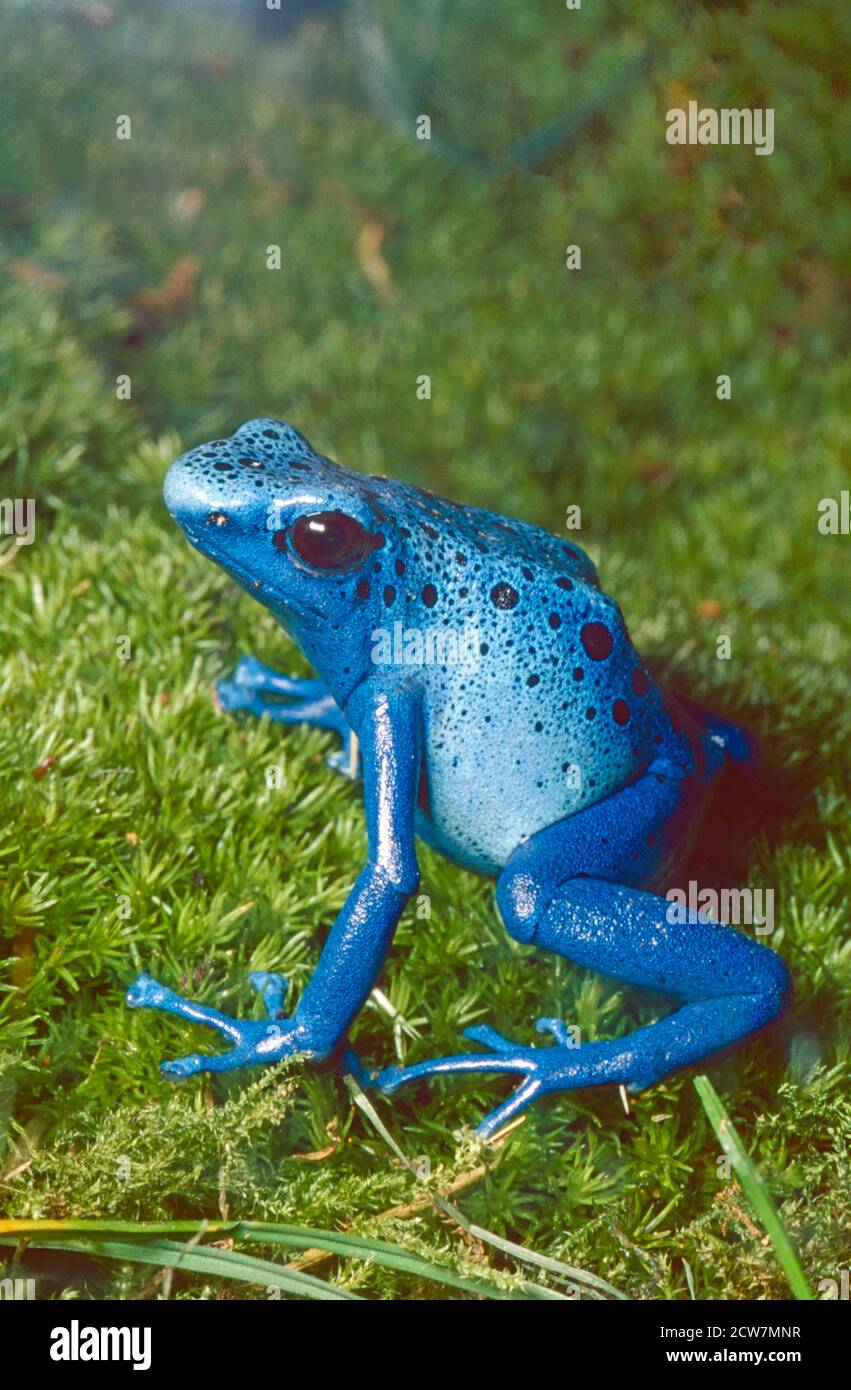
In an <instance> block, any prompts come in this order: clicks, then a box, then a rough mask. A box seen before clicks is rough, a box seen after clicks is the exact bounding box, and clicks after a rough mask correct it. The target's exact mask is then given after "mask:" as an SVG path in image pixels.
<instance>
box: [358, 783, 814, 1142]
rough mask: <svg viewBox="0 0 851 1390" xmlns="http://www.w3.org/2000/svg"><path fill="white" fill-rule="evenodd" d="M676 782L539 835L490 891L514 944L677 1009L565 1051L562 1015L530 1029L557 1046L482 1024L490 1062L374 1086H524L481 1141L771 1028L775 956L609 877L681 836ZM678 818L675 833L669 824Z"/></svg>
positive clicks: (778, 972)
mask: <svg viewBox="0 0 851 1390" xmlns="http://www.w3.org/2000/svg"><path fill="white" fill-rule="evenodd" d="M683 795H684V793H683V790H682V788H681V787H679V786H678V783H677V779H676V778H669V777H666V776H665V775H664V773H662V772H660V771H659V770H658V769H657V770H656V771H655V772H653V771H651V773H649V774H648V775H647V776H646V777H645V778H642V779H641V780H640V781H639V782H637V783H636V784H635V785H634V786H632V787H629V788H626V789H625V790H624V791H622V792H619V793H617V794H616V795H615V796H613V797H610V798H609V799H608V800H607V801H604V802H600V803H598V805H596V806H591V807H588V808H587V809H586V810H584V811H581V812H579V813H578V814H577V815H575V816H573V817H571V818H570V819H568V820H565V821H561V822H559V823H558V824H556V825H553V826H550V827H548V828H547V829H546V830H543V831H541V832H539V834H537V835H534V836H532V837H531V839H529V840H527V841H525V842H524V843H523V844H522V845H521V846H520V847H519V849H518V850H517V851H515V853H514V855H512V857H511V859H510V860H509V862H508V864H507V865H506V867H505V869H504V870H503V873H502V875H501V876H500V879H499V882H498V885H497V901H498V903H499V907H500V911H501V913H502V916H503V918H504V920H505V923H506V926H507V928H508V930H509V932H510V933H511V934H512V936H514V937H516V938H517V939H518V940H520V941H523V942H526V943H529V944H534V945H536V946H540V947H542V948H543V949H544V950H546V951H555V952H557V953H558V954H559V955H562V956H566V957H567V958H568V959H570V960H572V961H574V962H575V963H576V964H577V965H582V966H586V967H588V968H590V969H593V970H599V971H601V972H602V973H604V974H607V975H610V976H613V977H614V978H616V979H618V980H624V981H626V982H628V983H629V984H633V985H641V986H644V987H645V988H648V989H653V990H657V991H662V992H666V993H670V994H672V995H675V996H676V997H677V998H679V999H681V1000H683V1001H684V1003H683V1007H682V1008H680V1009H678V1010H677V1011H676V1012H675V1013H672V1014H670V1015H669V1016H668V1017H666V1018H664V1019H662V1020H661V1021H660V1022H658V1023H654V1024H651V1025H650V1026H648V1027H646V1028H639V1029H637V1030H636V1031H635V1032H633V1033H630V1034H628V1035H627V1036H626V1037H623V1038H618V1039H615V1040H613V1041H609V1042H579V1043H577V1044H575V1045H574V1044H573V1039H572V1038H571V1037H570V1036H569V1034H568V1033H567V1031H566V1030H565V1028H564V1025H563V1024H562V1023H561V1021H560V1020H557V1019H555V1020H554V1019H549V1018H547V1019H541V1020H539V1023H538V1030H539V1031H546V1032H550V1033H552V1034H553V1035H554V1036H555V1039H556V1041H555V1043H554V1044H553V1045H551V1046H546V1047H531V1046H523V1045H521V1044H517V1043H514V1042H510V1041H509V1040H508V1039H506V1038H504V1037H502V1036H501V1035H500V1034H498V1033H496V1032H495V1031H494V1030H493V1029H490V1028H476V1029H472V1030H470V1031H469V1032H468V1034H467V1036H469V1037H472V1038H473V1039H474V1040H475V1041H477V1042H479V1043H482V1044H484V1045H485V1046H486V1047H487V1048H488V1049H489V1051H488V1052H487V1053H468V1054H466V1055H461V1056H454V1057H442V1058H438V1059H436V1060H434V1061H430V1062H421V1063H418V1064H417V1065H415V1066H411V1067H407V1068H404V1069H399V1068H396V1067H391V1068H388V1070H387V1071H385V1072H383V1073H382V1074H381V1075H380V1076H379V1078H378V1084H379V1086H381V1087H382V1088H383V1089H385V1090H388V1091H394V1090H396V1088H397V1087H398V1086H401V1085H403V1084H405V1083H406V1082H407V1081H411V1080H415V1079H417V1078H418V1077H423V1076H430V1075H436V1074H445V1073H450V1072H507V1073H514V1074H517V1075H520V1076H522V1077H523V1080H522V1082H521V1085H520V1086H519V1087H518V1089H517V1090H516V1091H515V1092H514V1094H513V1095H512V1096H510V1097H509V1099H508V1100H507V1101H505V1102H504V1104H503V1105H501V1106H499V1107H498V1108H497V1109H496V1110H494V1111H493V1112H492V1113H491V1114H490V1115H488V1116H487V1118H486V1119H485V1120H484V1122H483V1123H482V1124H481V1125H480V1126H479V1133H480V1134H481V1135H483V1136H485V1137H487V1136H489V1135H491V1134H493V1133H494V1132H495V1131H496V1130H497V1129H499V1128H501V1127H502V1125H504V1124H505V1123H506V1122H507V1120H509V1119H511V1118H512V1116H514V1115H516V1114H518V1113H519V1112H520V1111H522V1110H523V1109H525V1108H526V1106H528V1105H529V1104H530V1103H531V1102H532V1101H533V1100H535V1099H536V1098H537V1097H538V1096H540V1095H544V1094H546V1093H547V1092H548V1091H564V1090H572V1089H575V1088H578V1087H582V1086H599V1085H604V1084H608V1083H615V1084H617V1085H623V1086H627V1087H628V1088H629V1089H631V1090H641V1089H643V1088H644V1087H646V1086H651V1085H653V1084H654V1083H655V1082H657V1081H660V1080H662V1078H663V1077H665V1076H668V1075H669V1074H670V1073H671V1072H674V1071H677V1070H678V1069H679V1068H680V1067H684V1066H688V1065H690V1064H691V1063H694V1062H699V1061H702V1060H704V1059H705V1058H707V1057H711V1056H712V1055H713V1054H715V1053H717V1052H719V1051H721V1050H722V1049H724V1048H727V1047H729V1046H731V1045H732V1044H734V1043H738V1042H740V1041H742V1040H743V1039H744V1038H745V1037H747V1036H748V1035H749V1034H750V1033H753V1032H755V1031H756V1030H757V1029H759V1028H762V1027H763V1026H764V1025H765V1024H767V1023H769V1022H771V1020H772V1019H773V1018H776V1017H777V1015H778V1014H779V1013H780V1012H781V1010H782V1009H783V1007H784V1004H785V1002H786V1000H787V998H788V994H789V977H788V974H787V972H786V968H785V966H784V964H783V962H782V961H781V960H780V957H779V956H776V955H775V954H774V953H773V952H772V951H769V950H767V949H766V947H764V946H760V945H758V944H757V943H756V942H755V941H753V940H751V939H750V938H749V937H746V936H743V935H742V934H740V933H739V932H736V931H733V930H732V929H731V928H730V927H726V926H722V925H719V924H717V923H715V922H712V921H711V920H709V919H708V918H707V917H706V916H705V915H703V914H699V913H697V912H694V911H691V910H689V911H686V909H684V908H680V907H679V906H678V905H677V904H675V903H671V902H669V901H668V900H667V899H665V898H661V897H658V896H656V895H655V894H653V893H648V892H644V891H642V890H641V889H639V888H637V887H631V886H626V885H625V884H624V883H622V882H621V883H618V882H615V881H613V879H614V877H615V874H614V867H615V852H616V851H617V850H618V849H619V850H620V855H621V859H622V862H621V866H620V868H621V875H620V876H621V877H622V878H623V877H628V876H630V874H631V873H634V872H635V863H634V860H635V849H636V844H637V842H638V841H640V842H641V843H642V844H646V841H647V839H648V838H650V839H653V840H654V842H655V841H656V840H657V839H662V840H663V841H664V839H665V838H666V837H668V836H670V835H671V834H672V833H674V832H675V830H676V821H677V819H678V815H679V813H680V812H681V810H682V808H683V800H682V798H683ZM672 822H673V824H672Z"/></svg>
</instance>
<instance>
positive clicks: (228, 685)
mask: <svg viewBox="0 0 851 1390" xmlns="http://www.w3.org/2000/svg"><path fill="white" fill-rule="evenodd" d="M165 499H166V504H167V506H168V509H169V511H170V512H171V514H172V516H173V517H174V518H175V520H176V521H177V522H178V523H179V525H180V526H181V527H182V528H183V530H184V532H185V534H186V536H187V538H188V539H189V540H190V541H191V543H192V544H193V545H194V546H196V548H197V549H199V550H200V551H201V552H202V553H203V554H205V555H207V556H208V557H210V558H211V559H213V560H215V561H216V562H217V563H218V564H219V565H221V566H222V567H223V568H224V569H225V570H226V571H227V572H228V574H229V575H230V576H231V577H232V578H233V579H234V580H236V582H237V583H238V584H239V585H240V586H241V587H242V588H244V589H246V590H247V591H248V592H249V593H250V594H252V595H253V596H254V597H255V598H257V599H259V601H260V602H261V603H263V604H265V605H266V607H267V608H269V609H270V610H271V611H272V613H274V614H275V616H276V617H277V618H278V619H279V621H280V622H281V623H282V625H283V626H284V627H285V629H286V630H287V632H288V633H289V634H290V636H291V637H292V638H293V640H294V641H295V642H296V643H297V645H298V646H299V648H300V649H301V651H302V652H303V653H304V655H305V656H306V657H307V659H308V660H309V661H310V663H311V664H312V666H313V667H314V669H315V670H316V672H317V673H318V679H315V680H300V679H293V678H290V677H287V676H283V675H281V674H280V673H278V672H276V671H273V670H271V669H270V668H268V667H266V666H263V665H262V664H261V663H260V662H258V661H257V660H256V659H255V658H253V657H245V658H243V659H242V661H240V663H239V664H238V666H237V668H236V671H235V673H234V676H233V678H232V679H231V680H229V681H223V682H220V684H219V698H220V701H221V704H222V706H223V707H224V708H225V709H229V710H246V711H248V712H250V713H253V714H256V715H262V714H267V715H268V716H269V717H270V718H271V719H272V720H274V721H276V722H281V723H313V724H318V725H320V726H322V727H326V728H331V729H334V730H336V731H337V732H338V733H339V734H340V735H341V738H342V739H343V745H344V747H343V752H342V753H340V754H336V755H334V757H333V758H332V759H329V761H331V762H332V763H333V764H334V765H335V766H337V767H338V768H340V769H341V770H345V769H346V768H347V767H348V768H349V770H350V772H351V773H354V770H355V769H356V767H357V765H358V759H360V761H361V763H362V775H363V787H364V810H365V814H366V820H367V830H368V840H369V853H368V859H367V863H366V865H365V866H364V868H363V869H362V871H361V873H360V875H359V876H358V878H357V880H356V883H355V885H354V887H353V889H352V891H351V893H350V894H349V897H348V898H347V900H346V903H345V904H344V906H343V908H342V910H341V912H340V914H339V916H338V918H337V920H336V922H335V923H334V926H333V928H332V930H331V933H330V935H329V938H328V941H327V942H326V944H325V947H324V948H323V951H322V955H321V957H320V960H319V962H318V964H317V966H316V969H315V971H314V974H313V976H312V978H311V980H310V982H309V983H308V985H307V987H306V988H305V990H304V993H303V994H302V997H301V999H300V1000H299V1002H298V1005H297V1006H296V1008H295V1010H294V1012H293V1013H292V1015H291V1016H289V1017H284V1016H283V1014H282V1006H283V1001H284V996H285V990H286V983H285V981H283V980H282V978H281V977H280V976H276V975H270V974H266V973H261V974H255V975H253V976H251V980H252V983H253V984H254V986H255V988H257V989H258V990H259V991H260V993H261V994H262V996H263V999H264V1002H265V1005H266V1009H267V1013H268V1016H269V1021H266V1022H257V1021H253V1020H237V1019H232V1018H229V1017H227V1016H226V1015H224V1014H221V1013H219V1012H218V1011H216V1010H213V1009H209V1008H207V1007H206V1006H203V1005H200V1004H195V1003H192V1002H191V1001H189V1000H185V999H183V998H181V997H180V996H179V995H177V994H175V993H174V992H173V991H172V990H170V989H168V988H167V987H166V986H163V985H159V984H157V983H156V982H155V981H153V980H152V979H151V978H150V977H149V976H147V975H141V976H140V977H139V978H138V979H137V980H136V981H135V982H134V984H133V985H132V986H131V987H130V990H129V992H128V996H127V997H128V1002H129V1003H130V1004H131V1005H132V1006H134V1007H146V1008H159V1009H164V1010H165V1011H167V1012H171V1013H175V1014H178V1015H179V1016H181V1017H184V1018H188V1019H192V1020H194V1021H197V1022H201V1023H205V1024H208V1025H210V1026H212V1027H214V1028H217V1029H218V1030H219V1031H220V1032H222V1033H223V1034H224V1035H225V1036H226V1037H228V1038H229V1039H230V1040H231V1041H232V1042H233V1044H234V1046H233V1047H232V1049H231V1050H230V1051H229V1052H225V1053H223V1054H220V1055H217V1056H206V1055H201V1054H197V1053H196V1054H192V1055H191V1056H189V1057H184V1058H180V1059H179V1060H177V1061H174V1062H166V1063H164V1064H163V1071H164V1072H165V1074H166V1075H169V1076H174V1077H183V1076H188V1075H191V1074H192V1073H194V1072H199V1071H224V1070H230V1069H232V1068H235V1067H241V1066H248V1065H252V1064H256V1063H260V1062H274V1061H278V1060H280V1058H282V1057H284V1056H288V1055H291V1054H293V1053H305V1054H308V1055H309V1056H311V1057H314V1058H323V1057H328V1056H331V1055H332V1054H333V1055H334V1056H335V1057H339V1060H340V1061H341V1063H342V1064H343V1065H345V1066H346V1067H347V1068H349V1069H351V1068H357V1069H358V1072H359V1075H361V1077H362V1078H364V1079H366V1074H365V1073H364V1072H363V1070H362V1069H361V1068H360V1067H359V1064H358V1062H357V1059H356V1058H355V1056H354V1053H353V1052H352V1050H351V1048H349V1047H348V1046H347V1038H348V1031H349V1028H350V1026H351V1024H352V1022H353V1021H354V1019H355V1017H356V1016H357V1013H358V1011H359V1009H360V1007H361V1005H362V1004H363V1002H364V1000H365V999H366V997H367V995H368V994H369V992H370V990H371V989H372V988H373V986H374V984H375V981H376V979H377V977H378V974H379V972H380V970H381V966H382V963H383V960H384V957H385V955H386V952H387V950H388V948H389V945H390V941H391V939H392V935H393V931H394V929H395V927H396V924H397V922H398V920H399V916H400V914H401V912H402V910H403V908H404V905H405V903H406V902H407V900H408V898H409V897H410V896H411V894H412V893H413V892H415V890H416V888H417V885H418V881H419V876H418V868H417V860H416V849H415V840H416V837H417V836H419V837H420V838H422V839H423V840H425V841H427V842H428V843H429V844H430V845H433V846H434V847H435V848H436V849H438V850H439V851H441V852H442V853H443V854H445V855H446V856H447V857H449V858H450V859H452V860H454V861H455V862H456V863H459V864H463V865H465V866H467V867H469V868H472V869H476V870H480V871H482V872H485V873H488V874H492V875H494V876H495V877H496V878H497V888H496V897H497V904H498V906H499V910H500V913H501V915H502V918H503V921H504V923H505V925H506V928H507V929H508V931H509V932H510V933H511V935H512V936H514V937H515V938H516V939H517V940H519V941H523V942H527V943H532V944H535V945H538V946H540V947H542V948H543V949H544V950H549V951H555V952H557V953H558V954H560V955H563V956H566V957H568V958H569V959H570V960H573V961H575V962H576V963H577V964H580V965H584V966H588V967H590V968H593V969H596V970H600V971H602V972H604V973H606V974H608V975H612V976H614V977H615V978H617V979H619V980H624V981H626V982H628V983H631V984H636V985H643V986H646V987H648V988H651V989H654V990H661V991H665V992H668V993H670V994H672V995H674V996H675V997H677V998H678V999H680V1000H681V1001H683V1006H682V1007H681V1008H679V1009H678V1010H677V1011H676V1012H675V1013H672V1014H671V1015H669V1016H668V1017H667V1018H665V1019H663V1020H661V1021H660V1022H659V1023H656V1024H653V1025H650V1026H649V1027H646V1028H641V1029H638V1030H637V1031H636V1032H634V1033H632V1034H630V1035H629V1036H627V1037H625V1038H621V1039H618V1040H617V1041H616V1042H593V1043H587V1042H586V1043H581V1044H580V1045H579V1046H576V1045H575V1043H573V1042H572V1040H571V1039H570V1038H569V1037H568V1035H567V1033H566V1031H565V1026H564V1024H563V1023H562V1022H561V1020H559V1019H541V1020H540V1021H539V1023H538V1030H539V1031H544V1032H549V1033H551V1034H552V1035H553V1037H554V1039H555V1042H554V1043H553V1044H551V1045H548V1046H543V1047H530V1046H524V1045H521V1044H517V1043H514V1042H511V1041H510V1040H508V1039H507V1038H504V1037H502V1036H501V1035H500V1034H498V1033H496V1032H495V1031H494V1030H493V1029H491V1028H486V1027H485V1028H475V1029H470V1030H467V1036H469V1037H471V1038H473V1039H474V1040H476V1041H477V1042H479V1043H482V1044H484V1046H485V1047H486V1048H487V1049H488V1051H486V1052H477V1053H466V1054H460V1055H458V1056H453V1057H446V1058H439V1059H437V1060H435V1061H430V1062H421V1063H418V1064H416V1065H414V1066H411V1067H407V1068H401V1069H400V1068H397V1067H390V1068H388V1069H387V1070H386V1071H384V1072H382V1073H381V1074H380V1075H379V1076H378V1078H377V1081H378V1084H379V1085H380V1086H382V1087H383V1088H384V1089H385V1090H388V1091H392V1090H395V1089H396V1088H397V1087H398V1086H401V1085H403V1084H404V1083H405V1082H407V1081H408V1080H411V1079H413V1078H415V1077H422V1076H426V1075H431V1074H435V1073H440V1072H457V1071H496V1072H508V1073H517V1074H518V1076H519V1077H521V1078H522V1079H521V1084H520V1086H519V1087H518V1089H517V1090H516V1091H515V1092H514V1093H513V1094H512V1095H511V1096H510V1097H509V1098H508V1100H506V1101H505V1102H504V1103H503V1104H502V1105H500V1106H499V1107H498V1108H497V1109H496V1110H494V1111H493V1112H492V1113H491V1114H490V1115H489V1116H488V1117H487V1118H486V1120H485V1121H484V1122H483V1124H482V1125H481V1126H480V1127H479V1132H480V1133H481V1134H483V1135H485V1136H488V1135H490V1134H493V1133H494V1132H495V1131H496V1130H497V1129H498V1128H500V1127H501V1126H502V1125H503V1124H505V1123H506V1122H507V1121H508V1120H510V1119H511V1118H512V1117H513V1116H514V1115H516V1114H517V1113H519V1111H521V1110H523V1109H524V1108H525V1107H526V1106H527V1105H528V1104H530V1102H531V1101H532V1100H534V1099H535V1098H536V1097H537V1096H539V1095H541V1094H544V1093H545V1092H547V1091H558V1090H566V1089H571V1088H574V1087H580V1086H588V1085H599V1084H602V1083H612V1082H614V1083H617V1084H621V1085H625V1086H627V1087H629V1088H631V1089H633V1090H638V1089H642V1088H643V1087H646V1086H649V1085H651V1084H653V1083H654V1082H656V1081H659V1080H661V1079H662V1078H663V1077H664V1076H667V1075H668V1074H669V1073H671V1072H672V1071H675V1070H677V1069H678V1068H680V1067H682V1066H686V1065H689V1064H691V1063H694V1062H697V1061H700V1060H702V1059H704V1058H705V1057H708V1056H711V1055H712V1054H713V1053H717V1052H718V1051H720V1050H721V1049H723V1048H726V1047H729V1046H730V1045H731V1044H734V1043H737V1042H739V1041H740V1040H741V1039H743V1038H744V1037H745V1036H747V1035H748V1034H749V1033H752V1032H754V1031H755V1030H756V1029H758V1028H761V1027H763V1026H764V1025H765V1024H767V1023H768V1022H770V1021H771V1020H772V1019H773V1018H774V1017H776V1016H777V1015H778V1014H779V1013H780V1012H781V1010H782V1008H783V1007H784V1005H785V1002H786V1000H787V998H788V994H789V979H788V975H787V972H786V969H785V967H784V965H783V963H782V961H781V960H780V958H779V957H778V956H776V955H775V954H774V953H773V952H771V951H769V950H768V949H767V948H766V947H764V946H761V945H758V944H756V943H755V942H754V941H752V940H751V939H750V938H748V937H745V936H743V935H741V934H739V933H738V932H735V931H733V930H731V929H730V928H729V927H726V926H720V925H717V924H715V923H713V922H711V921H710V920H709V919H707V918H706V917H705V916H703V915H702V914H697V913H693V912H691V913H689V914H688V921H687V922H686V923H685V924H682V923H681V922H680V921H679V920H674V921H669V920H668V909H669V906H670V905H669V903H668V902H667V901H666V900H665V899H663V898H661V897H657V896H655V895H654V894H653V893H652V891H649V890H652V889H653V887H654V886H658V885H659V884H660V883H662V882H664V881H665V880H666V879H669V878H670V875H671V874H672V873H673V872H674V871H675V869H676V867H677V865H678V863H680V862H681V861H682V859H683V857H684V856H685V854H686V852H687V851H688V849H689V848H690V846H691V844H692V842H693V840H694V837H695V835H696V834H697V833H698V830H699V826H700V820H701V816H702V814H703V812H704V810H705V808H706V805H707V802H708V799H709V797H710V795H711V793H712V790H713V787H714V784H715V782H716V780H717V778H718V774H719V772H720V771H721V769H722V767H723V766H724V764H725V761H726V760H727V759H728V758H732V759H734V760H736V761H748V760H749V759H750V757H751V756H752V745H751V743H750V740H749V739H748V737H747V735H746V734H745V733H744V732H743V731H742V730H740V729H738V728H736V726H734V725H731V724H728V723H726V722H725V721H723V720H721V719H718V718H717V717H715V716H713V715H711V714H709V713H708V712H707V711H705V710H702V709H700V708H698V707H696V706H689V707H688V708H685V707H684V706H683V704H682V703H681V702H680V703H678V702H677V701H675V700H673V699H672V698H671V697H670V696H668V695H666V694H665V693H664V692H663V691H662V690H661V689H660V688H659V687H658V686H657V684H656V683H655V681H654V680H653V678H652V676H651V675H650V673H649V672H648V671H647V669H646V667H645V666H644V664H643V663H642V661H641V659H640V657H639V656H638V654H637V653H636V651H635V649H634V647H633V645H632V643H631V641H630V639H629V636H628V634H627V631H626V628H625V626H624V622H623V618H622V616H621V613H620V610H619V608H618V606H617V604H616V603H615V602H614V601H613V600H612V599H611V598H609V597H608V596H607V595H605V594H603V593H602V592H601V591H600V588H599V582H598V579H597V574H596V571H595V569H594V566H593V565H592V563H591V561H590V560H589V559H588V557H587V555H585V554H584V553H583V551H582V550H580V549H579V547H578V546H576V545H574V544H572V543H568V542H565V541H563V540H560V539H559V538H557V537H555V536H553V535H550V534H549V533H547V532H545V531H542V530H540V529H539V528H538V527H535V526H529V525H527V524H525V523H523V522H520V521H513V520H510V519H509V518H505V517H501V516H497V515H494V514H493V513H490V512H486V511H482V510H480V509H478V508H475V507H466V506H460V505H459V504H457V503H454V502H450V501H447V500H445V499H443V498H441V497H437V496H435V495H434V494H433V493H430V492H423V491H421V490H420V489H419V488H415V487H412V486H410V485H407V484H403V483H397V482H393V481H392V480H390V479H387V478H376V477H369V476H366V475H364V474H359V473H352V472H350V471H349V470H348V469H345V468H342V467H341V466H340V465H339V464H336V463H333V462H332V461H331V460H330V459H327V458H324V457H322V456H320V455H317V454H316V453H315V452H314V451H313V449H312V448H311V446H310V445H309V444H308V442H307V440H306V439H305V438H304V437H303V436H302V435H301V434H299V433H298V431H296V430H294V429H293V428H292V427H291V426H289V425H285V424H282V423H281V422H280V421H277V420H271V419H259V420H251V421H249V422H248V423H247V424H245V425H243V426H242V427H241V428H240V429H239V430H237V431H236V433H235V434H234V435H233V436H232V437H231V438H230V439H223V440H216V441H214V442H213V443H211V444H207V445H201V446H199V447H198V448H196V449H192V450H190V451H189V452H188V453H186V454H183V455H182V456H181V457H180V458H179V459H177V460H176V462H175V463H174V464H173V465H172V467H171V469H170V470H169V473H168V477H167V479H166V484H165ZM353 734H354V735H356V738H353ZM674 916H675V914H672V917H674Z"/></svg>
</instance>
